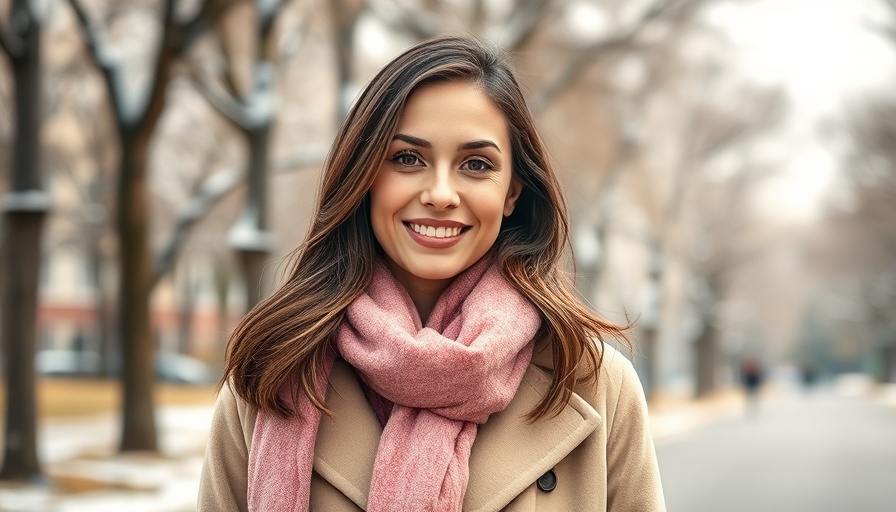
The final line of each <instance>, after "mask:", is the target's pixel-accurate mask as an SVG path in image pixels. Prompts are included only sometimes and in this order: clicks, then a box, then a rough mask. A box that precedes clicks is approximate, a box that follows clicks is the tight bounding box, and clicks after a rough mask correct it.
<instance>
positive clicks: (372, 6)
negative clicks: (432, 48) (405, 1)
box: [367, 0, 439, 40]
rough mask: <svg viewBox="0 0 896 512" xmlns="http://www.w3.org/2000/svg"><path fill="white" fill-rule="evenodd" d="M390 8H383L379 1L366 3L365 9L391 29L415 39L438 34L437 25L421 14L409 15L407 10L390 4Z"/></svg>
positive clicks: (393, 3) (416, 12) (417, 12)
mask: <svg viewBox="0 0 896 512" xmlns="http://www.w3.org/2000/svg"><path fill="white" fill-rule="evenodd" d="M390 3H391V4H392V8H391V9H390V8H388V7H384V6H383V5H382V2H380V1H376V0H374V1H371V2H367V8H368V9H369V10H370V12H371V13H373V15H374V16H376V17H377V18H378V19H379V20H380V21H382V22H383V23H385V24H386V25H387V26H389V27H390V28H392V29H395V30H400V31H402V32H404V33H407V34H410V35H411V36H413V37H415V38H417V39H421V40H422V39H427V38H430V37H432V36H434V35H436V34H438V33H439V29H438V23H434V22H433V21H432V20H431V19H427V18H426V17H425V16H424V15H423V14H422V13H421V12H419V11H415V12H414V13H413V14H411V13H410V12H409V11H408V10H407V9H402V8H401V6H397V5H395V2H394V1H391V2H390Z"/></svg>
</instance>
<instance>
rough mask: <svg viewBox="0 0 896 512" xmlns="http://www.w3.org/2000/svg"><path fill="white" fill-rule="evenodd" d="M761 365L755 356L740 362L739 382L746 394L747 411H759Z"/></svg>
mask: <svg viewBox="0 0 896 512" xmlns="http://www.w3.org/2000/svg"><path fill="white" fill-rule="evenodd" d="M762 377H763V376H762V367H761V366H760V364H759V360H758V359H756V358H755V357H748V358H746V359H744V361H743V363H742V364H741V383H742V384H743V387H744V391H746V394H747V412H749V413H752V414H756V413H758V412H759V388H760V386H761V385H762Z"/></svg>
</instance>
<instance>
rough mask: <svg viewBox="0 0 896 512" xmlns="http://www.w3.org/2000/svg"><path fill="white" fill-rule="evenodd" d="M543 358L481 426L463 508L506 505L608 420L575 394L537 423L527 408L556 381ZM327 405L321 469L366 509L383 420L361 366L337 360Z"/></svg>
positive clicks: (318, 453)
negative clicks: (364, 386) (362, 380)
mask: <svg viewBox="0 0 896 512" xmlns="http://www.w3.org/2000/svg"><path fill="white" fill-rule="evenodd" d="M537 357H538V356H537V355H536V358H533V363H535V364H533V365H530V366H529V368H528V370H527V371H526V374H525V375H524V377H523V381H522V383H521V384H520V388H519V390H518V391H517V394H516V396H514V398H513V400H512V401H511V402H510V404H509V405H508V406H507V408H506V409H505V410H503V411H501V412H499V413H496V414H493V415H492V416H491V417H490V418H489V420H488V422H486V423H485V424H484V425H481V426H480V427H479V432H478V434H477V435H476V441H475V442H474V443H473V450H472V452H471V454H470V483H469V485H468V486H467V493H466V496H465V497H464V510H497V509H501V508H503V507H504V506H506V505H507V504H508V503H510V501H512V500H513V499H514V498H515V497H516V496H517V495H519V494H520V493H522V492H523V490H525V489H526V488H527V487H528V486H529V485H531V484H532V483H533V482H535V480H537V479H538V477H540V476H541V475H543V474H544V473H545V472H547V471H548V470H549V469H551V468H552V467H554V466H555V465H556V464H557V463H558V462H560V461H561V460H563V458H564V457H566V456H567V455H568V454H569V453H570V452H572V450H573V449H575V447H576V446H578V445H579V444H580V443H581V442H582V441H584V440H585V438H587V437H588V436H589V435H590V434H591V433H592V432H593V431H594V430H595V429H596V428H597V426H598V425H599V424H600V422H601V417H600V415H598V413H597V412H596V411H595V410H594V408H592V407H591V406H590V405H589V404H588V403H587V402H585V400H583V399H582V398H581V397H579V396H578V395H576V394H575V393H574V394H573V395H572V398H571V399H570V401H569V403H568V404H567V405H566V406H565V407H564V408H563V410H561V411H560V413H559V414H558V415H557V416H553V417H548V418H544V419H541V420H539V421H537V422H534V423H531V422H528V421H527V420H526V414H528V413H529V411H531V410H532V409H533V408H534V407H535V406H536V405H537V404H538V402H539V401H540V400H541V397H543V396H544V395H545V394H546V393H547V390H548V388H549V387H550V384H551V379H550V376H549V375H548V374H547V373H546V372H545V371H544V370H543V369H541V368H539V367H538V366H536V365H537V363H538V361H537ZM327 406H328V407H329V408H330V409H331V410H332V411H333V416H332V417H329V418H328V417H327V416H324V417H323V418H321V423H320V427H319V429H318V434H317V444H316V446H315V457H314V470H315V471H316V472H317V473H318V474H319V475H320V476H321V477H323V478H324V479H326V480H327V481H328V482H330V484H332V485H333V486H334V487H336V488H337V489H339V490H340V491H341V492H342V493H343V494H344V495H345V496H346V497H347V498H349V499H350V500H352V501H353V502H354V503H355V504H356V505H358V506H359V507H361V508H366V506H367V493H368V491H369V489H370V480H371V473H372V470H373V463H374V459H375V458H376V450H377V446H378V445H379V440H380V436H381V434H382V427H381V426H380V424H379V421H378V420H377V418H376V415H375V414H374V412H373V410H372V409H371V408H370V406H369V404H368V402H367V399H366V397H365V396H364V392H363V390H362V389H361V387H360V385H359V384H358V377H357V376H356V375H355V373H354V370H353V369H352V368H351V366H349V365H348V364H347V363H346V362H344V361H341V360H337V361H336V364H335V365H334V366H333V371H332V372H331V373H330V388H329V390H328V392H327ZM477 475H488V477H487V478H479V477H477Z"/></svg>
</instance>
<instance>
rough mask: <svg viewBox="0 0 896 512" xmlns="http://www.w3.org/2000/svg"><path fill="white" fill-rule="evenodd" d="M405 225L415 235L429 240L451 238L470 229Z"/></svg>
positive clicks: (410, 223)
mask: <svg viewBox="0 0 896 512" xmlns="http://www.w3.org/2000/svg"><path fill="white" fill-rule="evenodd" d="M405 225H406V226H407V227H409V228H411V229H412V230H413V231H414V232H415V233H417V234H419V235H422V236H426V237H429V238H453V237H456V236H458V235H460V234H461V233H463V232H464V231H466V230H468V229H470V226H464V227H444V226H439V227H435V226H426V225H423V224H414V223H413V222H405Z"/></svg>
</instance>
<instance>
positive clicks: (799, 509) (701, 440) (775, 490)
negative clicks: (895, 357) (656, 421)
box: [657, 391, 896, 512]
mask: <svg viewBox="0 0 896 512" xmlns="http://www.w3.org/2000/svg"><path fill="white" fill-rule="evenodd" d="M657 452H658V456H659V461H660V469H661V472H662V477H663V486H664V489H665V493H666V503H667V506H668V509H669V512H708V511H712V512H717V511H725V512H756V511H769V512H894V511H896V408H893V407H887V406H884V405H882V404H879V403H874V402H872V401H869V400H861V399H858V398H845V397H837V396H835V395H833V394H830V393H825V392H822V391H816V392H815V393H814V394H811V395H803V394H800V393H798V392H792V393H789V394H784V395H779V396H775V397H773V398H767V399H766V401H765V402H760V404H759V407H758V410H757V411H756V413H755V414H740V415H738V416H737V417H733V418H728V419H725V420H722V421H720V422H717V423H715V424H712V425H707V426H704V427H702V428H697V429H694V430H691V431H690V432H688V433H686V434H684V435H682V436H677V437H673V438H668V439H666V440H660V441H659V443H658V446H657Z"/></svg>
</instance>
